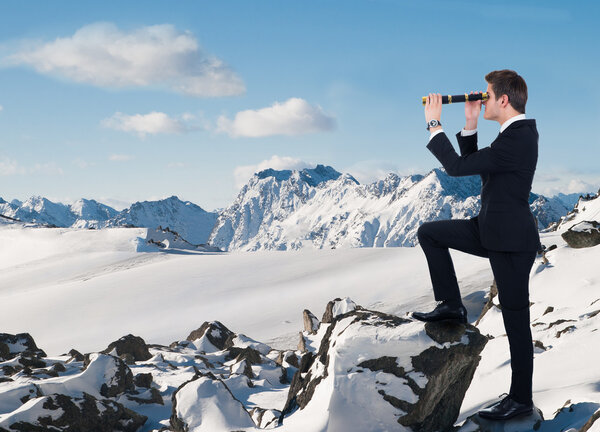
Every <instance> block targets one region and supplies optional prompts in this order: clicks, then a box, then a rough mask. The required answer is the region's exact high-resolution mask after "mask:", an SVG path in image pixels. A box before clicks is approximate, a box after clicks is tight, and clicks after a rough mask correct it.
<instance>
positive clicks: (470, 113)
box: [465, 92, 481, 130]
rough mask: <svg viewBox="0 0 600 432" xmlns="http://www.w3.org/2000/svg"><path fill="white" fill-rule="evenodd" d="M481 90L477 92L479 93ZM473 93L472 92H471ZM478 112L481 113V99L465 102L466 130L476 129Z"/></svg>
mask: <svg viewBox="0 0 600 432" xmlns="http://www.w3.org/2000/svg"><path fill="white" fill-rule="evenodd" d="M479 93H481V92H477V93H476V94H479ZM471 94H473V92H471ZM479 113H481V101H480V100H478V101H470V102H465V119H466V121H467V124H466V126H465V129H466V130H473V129H477V119H478V118H479Z"/></svg>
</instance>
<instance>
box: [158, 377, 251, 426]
mask: <svg viewBox="0 0 600 432" xmlns="http://www.w3.org/2000/svg"><path fill="white" fill-rule="evenodd" d="M172 407H173V408H172V413H171V421H170V423H171V428H172V430H173V431H175V432H187V431H194V432H203V431H206V432H214V431H233V430H238V429H242V428H253V427H255V424H254V421H253V420H252V418H251V417H250V414H249V413H248V411H246V409H245V408H244V406H243V405H242V404H241V402H240V401H239V400H237V399H236V398H235V397H234V396H233V394H232V393H231V391H230V390H229V388H228V387H227V385H225V383H224V382H223V381H222V380H220V379H219V378H217V377H215V376H214V375H213V374H212V373H210V372H209V373H207V374H203V373H201V372H200V373H198V374H196V375H195V376H194V377H193V378H192V379H191V380H190V381H187V382H185V383H183V384H182V385H181V386H179V388H178V389H177V390H176V391H175V393H173V397H172Z"/></svg>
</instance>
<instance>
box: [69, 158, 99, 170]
mask: <svg viewBox="0 0 600 432" xmlns="http://www.w3.org/2000/svg"><path fill="white" fill-rule="evenodd" d="M71 163H72V164H73V165H75V166H76V167H78V168H80V169H86V168H88V167H91V166H94V165H95V163H93V162H88V161H86V160H85V159H82V158H76V159H73V160H72V161H71Z"/></svg>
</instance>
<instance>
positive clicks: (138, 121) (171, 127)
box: [101, 111, 188, 138]
mask: <svg viewBox="0 0 600 432" xmlns="http://www.w3.org/2000/svg"><path fill="white" fill-rule="evenodd" d="M185 118H188V117H187V115H185ZM101 124H102V126H104V127H106V128H110V129H116V130H120V131H125V132H133V133H135V134H137V135H138V136H139V137H141V138H144V137H145V136H146V135H156V134H159V133H163V134H169V133H183V132H186V131H187V130H188V128H187V126H186V125H185V123H184V122H183V121H182V120H178V119H176V118H173V117H170V116H168V115H167V114H165V113H163V112H157V111H152V112H151V113H149V114H133V115H127V114H123V113H120V112H117V113H115V114H113V116H112V117H109V118H107V119H104V120H102V123H101Z"/></svg>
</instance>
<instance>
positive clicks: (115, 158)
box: [108, 154, 134, 162]
mask: <svg viewBox="0 0 600 432" xmlns="http://www.w3.org/2000/svg"><path fill="white" fill-rule="evenodd" d="M132 159H134V157H133V156H132V155H126V154H111V155H110V156H109V157H108V160H110V161H114V162H126V161H130V160H132Z"/></svg>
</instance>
